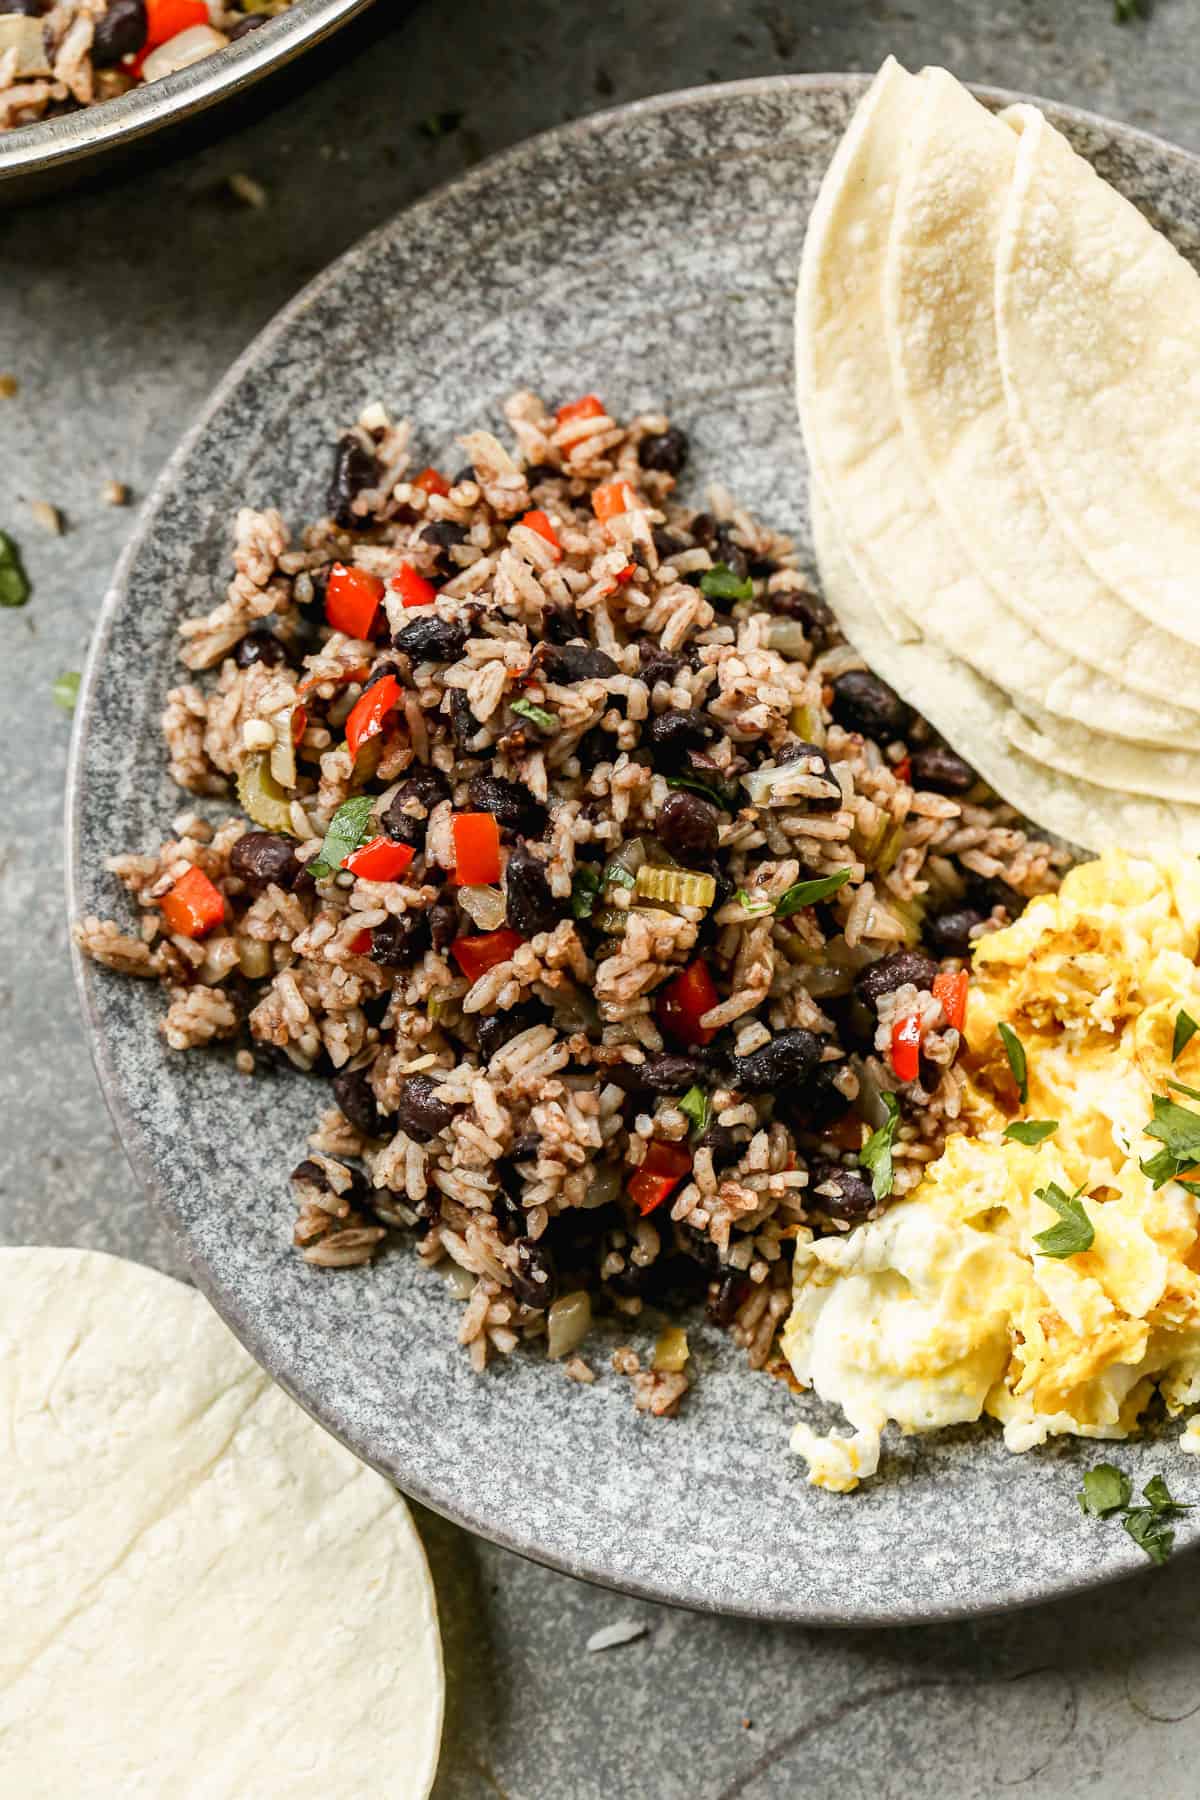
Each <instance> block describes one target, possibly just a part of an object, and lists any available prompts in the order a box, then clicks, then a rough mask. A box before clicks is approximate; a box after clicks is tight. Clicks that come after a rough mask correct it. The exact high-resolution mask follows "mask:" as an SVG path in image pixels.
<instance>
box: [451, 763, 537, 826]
mask: <svg viewBox="0 0 1200 1800" xmlns="http://www.w3.org/2000/svg"><path fill="white" fill-rule="evenodd" d="M467 798H468V800H469V802H470V805H471V808H472V810H473V811H474V812H490V813H492V814H493V815H494V816H495V818H496V821H497V823H498V824H500V825H502V826H503V827H504V829H505V830H506V831H519V832H520V833H521V834H522V836H524V837H533V838H536V837H540V836H541V834H542V832H543V830H544V829H545V824H546V813H545V809H544V808H543V807H542V806H541V805H540V804H539V803H538V801H536V800H535V799H534V797H533V795H532V794H531V793H530V792H529V789H528V788H524V787H521V786H520V785H519V783H517V782H515V781H506V780H505V778H504V776H503V775H473V776H472V777H471V783H470V786H469V787H468V789H467Z"/></svg>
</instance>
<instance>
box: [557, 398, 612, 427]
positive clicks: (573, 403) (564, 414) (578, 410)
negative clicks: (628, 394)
mask: <svg viewBox="0 0 1200 1800" xmlns="http://www.w3.org/2000/svg"><path fill="white" fill-rule="evenodd" d="M603 412H604V402H603V400H601V398H600V396H599V394H584V396H583V398H582V399H581V400H568V401H567V404H566V405H565V406H560V407H559V409H558V411H557V412H556V413H555V415H554V417H555V421H556V423H558V424H559V425H569V424H570V423H571V421H572V419H598V418H600V417H601V416H602V415H603Z"/></svg>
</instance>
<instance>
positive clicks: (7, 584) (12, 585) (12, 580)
mask: <svg viewBox="0 0 1200 1800" xmlns="http://www.w3.org/2000/svg"><path fill="white" fill-rule="evenodd" d="M29 594H30V588H29V578H28V576H27V575H26V573H25V571H24V569H23V568H22V567H21V556H20V552H19V551H18V549H17V546H16V545H15V544H14V543H13V541H12V539H11V538H10V537H9V535H8V533H7V531H0V606H24V604H25V602H26V601H27V600H28V598H29Z"/></svg>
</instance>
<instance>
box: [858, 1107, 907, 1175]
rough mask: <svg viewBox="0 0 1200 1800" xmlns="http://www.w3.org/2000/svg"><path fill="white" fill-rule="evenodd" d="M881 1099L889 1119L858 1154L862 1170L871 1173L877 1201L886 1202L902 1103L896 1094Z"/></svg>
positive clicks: (873, 1133) (892, 1172)
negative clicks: (893, 1146) (893, 1147)
mask: <svg viewBox="0 0 1200 1800" xmlns="http://www.w3.org/2000/svg"><path fill="white" fill-rule="evenodd" d="M879 1098H880V1099H881V1100H882V1101H883V1104H884V1106H885V1107H886V1108H887V1115H888V1116H887V1119H886V1121H885V1123H884V1124H882V1125H881V1126H880V1127H879V1130H878V1131H873V1132H872V1133H871V1135H870V1137H869V1138H868V1139H867V1141H866V1143H865V1144H864V1145H863V1147H862V1149H861V1150H860V1151H859V1153H858V1160H859V1163H860V1165H861V1167H862V1168H864V1169H869V1170H870V1172H871V1187H872V1190H873V1191H874V1194H875V1198H876V1199H877V1200H886V1199H887V1197H888V1195H889V1194H890V1193H891V1191H892V1183H893V1180H894V1178H895V1177H894V1171H893V1168H892V1145H893V1144H894V1143H895V1141H896V1127H897V1125H899V1123H900V1103H899V1101H898V1100H897V1099H896V1096H895V1094H888V1093H882V1094H880V1096H879Z"/></svg>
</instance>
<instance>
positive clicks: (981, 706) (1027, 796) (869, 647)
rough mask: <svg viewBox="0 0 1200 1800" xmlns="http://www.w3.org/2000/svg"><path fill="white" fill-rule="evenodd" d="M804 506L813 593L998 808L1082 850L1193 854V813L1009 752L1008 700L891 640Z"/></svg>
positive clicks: (1198, 821) (827, 518)
mask: <svg viewBox="0 0 1200 1800" xmlns="http://www.w3.org/2000/svg"><path fill="white" fill-rule="evenodd" d="M810 498H811V505H812V523H813V539H814V544H815V548H816V553H817V563H818V567H819V569H820V574H821V583H822V586H823V588H824V591H825V598H826V599H827V601H828V602H829V604H830V606H831V607H832V608H833V610H834V612H835V613H836V615H837V618H838V622H839V624H840V625H841V627H842V629H843V631H844V632H845V633H846V636H847V637H848V638H849V639H850V642H851V643H852V644H853V645H854V647H855V649H856V650H858V651H859V652H860V654H861V655H862V656H863V657H864V658H865V660H866V661H867V662H868V663H869V664H870V665H871V667H872V668H874V669H877V670H878V671H879V673H880V674H881V675H884V676H885V677H886V678H887V680H888V681H889V682H891V684H892V685H893V687H895V689H896V690H897V692H898V693H900V694H901V695H903V697H904V698H905V699H906V700H907V701H909V703H910V704H911V705H913V706H915V707H918V708H919V709H920V711H921V712H922V713H923V714H924V715H925V717H926V718H927V719H928V720H929V721H930V723H931V724H932V725H934V726H935V727H936V729H937V730H938V731H940V732H941V734H942V736H943V737H944V738H945V739H946V740H947V742H948V743H950V744H952V745H953V746H954V748H955V749H956V750H958V751H960V752H961V754H962V755H963V756H965V757H966V758H967V759H968V761H969V762H970V763H971V764H972V766H973V767H974V768H975V769H977V770H978V772H979V774H980V775H981V776H982V777H983V779H984V780H985V781H986V782H987V783H988V784H989V786H991V787H993V788H994V789H995V790H996V792H997V793H998V794H1000V795H1001V797H1002V798H1003V799H1005V800H1007V801H1008V802H1009V803H1010V805H1012V806H1015V807H1016V809H1017V810H1018V812H1020V813H1023V814H1024V815H1025V817H1026V818H1028V819H1032V820H1034V821H1035V822H1036V823H1037V824H1038V825H1040V826H1041V827H1042V829H1043V830H1046V831H1050V832H1053V833H1054V834H1055V836H1057V837H1060V838H1064V839H1066V841H1067V842H1068V843H1069V844H1072V845H1075V846H1076V847H1077V848H1080V849H1085V850H1100V849H1103V848H1104V847H1105V846H1107V845H1109V844H1117V845H1125V846H1128V845H1129V844H1130V843H1169V844H1178V845H1179V846H1180V847H1181V848H1183V849H1185V850H1188V851H1192V852H1195V853H1200V807H1194V806H1172V805H1169V804H1168V803H1166V802H1165V801H1156V800H1151V799H1141V798H1134V797H1132V796H1127V795H1122V794H1117V793H1113V792H1111V791H1110V790H1107V789H1105V788H1103V787H1100V786H1097V785H1095V784H1094V783H1092V782H1089V781H1084V780H1079V779H1077V778H1075V777H1073V776H1072V775H1070V774H1067V773H1059V772H1058V771H1055V770H1052V769H1049V768H1047V767H1045V766H1044V765H1043V764H1042V763H1041V762H1035V761H1034V760H1033V759H1032V758H1031V757H1029V756H1027V755H1025V754H1023V752H1022V751H1021V750H1020V749H1018V748H1016V747H1014V746H1012V745H1011V744H1010V743H1009V742H1008V741H1007V739H1006V737H1005V735H1004V732H1003V730H1002V722H1003V720H1004V718H1005V717H1006V715H1008V714H1009V713H1010V711H1011V708H1010V707H1009V704H1008V701H1007V698H1006V696H1005V695H1004V694H1003V693H1002V692H1001V690H1000V689H999V688H997V687H995V686H994V685H993V684H991V683H990V682H987V681H984V680H982V679H981V678H980V677H979V676H978V675H976V674H975V673H974V671H973V670H971V669H969V668H968V667H967V666H966V664H965V663H961V662H959V661H957V659H956V658H954V657H952V656H950V655H949V654H948V653H947V652H945V651H943V650H942V649H940V648H939V646H938V645H936V644H932V643H924V644H904V643H900V642H899V641H898V640H897V639H896V638H894V637H893V636H892V635H891V633H890V632H889V631H888V629H887V627H886V626H885V625H884V623H883V621H882V620H881V619H880V617H879V614H878V613H877V612H876V611H875V610H874V608H873V607H872V605H871V600H870V596H869V595H868V594H867V593H866V592H865V590H864V589H863V588H862V587H861V585H860V584H859V582H858V581H857V579H856V577H855V575H854V571H853V569H852V567H851V565H850V561H849V558H848V557H847V556H846V554H845V549H844V546H843V544H842V542H841V540H840V538H839V536H838V532H837V523H836V520H835V518H834V516H833V510H832V508H831V507H830V505H829V504H828V501H827V500H826V498H825V496H824V494H823V493H822V492H821V491H820V490H819V489H818V488H817V487H816V486H814V487H813V489H812V491H811V496H810Z"/></svg>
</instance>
